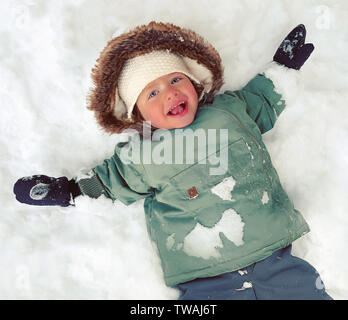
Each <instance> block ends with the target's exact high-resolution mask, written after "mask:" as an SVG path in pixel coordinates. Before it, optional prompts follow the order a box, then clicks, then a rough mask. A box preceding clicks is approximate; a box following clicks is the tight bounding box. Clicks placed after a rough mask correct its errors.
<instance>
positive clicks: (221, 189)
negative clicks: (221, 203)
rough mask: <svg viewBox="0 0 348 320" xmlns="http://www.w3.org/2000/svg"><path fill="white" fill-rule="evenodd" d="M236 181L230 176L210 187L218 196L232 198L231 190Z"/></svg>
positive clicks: (225, 198)
mask: <svg viewBox="0 0 348 320" xmlns="http://www.w3.org/2000/svg"><path fill="white" fill-rule="evenodd" d="M235 184H236V181H235V180H234V179H233V177H232V176H229V177H227V178H225V179H223V180H222V181H221V182H220V183H218V184H217V185H215V186H214V187H212V188H211V192H212V193H214V194H216V195H217V196H219V197H220V198H221V199H222V200H229V201H233V200H232V190H233V188H234V186H235Z"/></svg>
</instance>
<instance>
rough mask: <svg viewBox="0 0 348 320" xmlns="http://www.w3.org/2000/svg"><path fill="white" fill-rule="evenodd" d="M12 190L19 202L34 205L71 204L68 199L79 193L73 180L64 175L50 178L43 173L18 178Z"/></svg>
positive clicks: (64, 205) (63, 205)
mask: <svg viewBox="0 0 348 320" xmlns="http://www.w3.org/2000/svg"><path fill="white" fill-rule="evenodd" d="M13 192H14V193H15V195H16V199H17V200H18V201H19V202H22V203H26V204H30V205H35V206H61V207H68V206H69V205H72V203H70V201H71V200H72V199H73V198H75V197H77V196H78V195H80V194H81V191H80V188H79V186H78V184H77V183H76V182H75V180H73V179H71V180H70V181H69V180H68V179H67V178H66V177H60V178H52V177H48V176H44V175H35V176H30V177H24V178H21V179H19V180H18V181H17V182H16V183H15V185H14V187H13Z"/></svg>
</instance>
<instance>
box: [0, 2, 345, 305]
mask: <svg viewBox="0 0 348 320" xmlns="http://www.w3.org/2000/svg"><path fill="white" fill-rule="evenodd" d="M151 20H156V21H163V22H172V23H174V24H177V25H179V26H182V27H186V28H191V29H193V30H195V31H196V32H198V33H199V34H201V35H202V36H203V37H204V38H206V40H207V41H209V42H211V43H212V44H213V45H214V46H215V47H216V49H217V50H218V51H219V53H220V55H221V57H222V60H223V64H224V66H225V85H224V87H223V88H222V90H225V89H238V88H240V87H241V86H243V85H244V84H245V83H246V82H247V81H248V80H249V79H251V78H252V77H253V76H254V75H255V74H256V73H257V72H258V71H260V70H261V69H262V67H263V66H264V65H265V64H266V63H267V62H269V61H270V60H272V57H273V54H274V52H275V50H276V49H277V47H278V45H279V44H280V42H281V41H282V39H283V38H284V37H285V36H286V35H287V33H288V32H289V31H290V30H291V29H292V28H293V27H295V26H296V25H297V24H299V23H303V24H305V25H306V28H307V42H312V43H314V45H315V51H314V52H313V54H312V56H311V57H310V58H309V60H308V61H307V63H306V64H305V65H304V67H303V68H302V69H301V71H300V72H296V71H294V72H296V74H294V72H292V71H293V70H290V71H289V72H288V71H285V72H284V73H283V74H282V75H278V77H279V78H280V82H282V84H283V86H282V88H283V89H282V93H283V95H284V97H285V98H286V100H287V103H288V106H287V109H286V110H285V111H284V112H283V113H282V115H281V117H280V118H279V120H278V122H277V124H276V126H275V128H274V129H273V130H272V131H271V132H269V133H267V134H266V135H265V136H264V140H265V143H266V145H267V147H268V149H269V151H270V154H271V156H272V159H273V162H274V165H275V167H276V168H277V171H278V174H279V176H280V179H281V181H282V183H283V186H284V188H285V189H286V191H287V192H288V194H289V196H290V198H291V199H292V201H293V202H294V205H295V207H296V208H297V209H299V210H300V211H301V212H302V213H303V215H304V217H305V218H306V220H307V222H308V224H309V225H310V227H311V233H309V234H308V235H306V236H304V237H302V238H301V239H299V240H297V241H296V242H295V243H294V250H293V254H294V255H297V256H299V257H301V258H304V259H306V260H307V261H309V262H310V263H312V264H313V265H314V266H315V268H316V269H317V270H318V271H319V273H320V275H321V277H322V279H323V281H324V283H325V285H326V288H327V291H328V293H329V294H330V295H331V296H332V297H333V298H335V299H347V298H348V289H347V286H348V272H347V271H348V267H347V263H348V250H347V244H348V241H347V240H348V233H347V232H346V229H347V226H348V212H347V211H348V209H347V208H348V196H347V195H348V167H347V164H348V148H347V138H348V110H347V108H348V105H347V101H348V100H347V98H348V93H347V89H348V54H347V52H348V42H347V40H348V23H347V21H348V5H347V2H346V1H344V0H337V1H324V0H323V1H314V0H306V1H292V0H286V1H277V0H262V1H257V0H249V1H239V0H238V1H232V0H224V1H222V0H220V1H219V0H215V1H212V0H209V1H208V0H206V1H204V0H203V1H202V0H199V1H186V0H177V1H167V0H166V1H155V0H145V1H138V0H137V1H134V0H128V1H123V0H122V1H121V0H115V1H107V0H104V1H100V0H95V1H93V0H86V1H82V0H79V1H77V0H64V1H52V0H31V1H29V0H28V1H27V0H22V1H12V0H11V1H8V0H7V1H5V0H2V1H1V2H0V101H1V102H0V103H1V116H0V148H1V149H0V150H1V154H0V181H1V189H0V190H1V193H0V201H1V210H0V238H1V239H0V283H1V285H0V298H1V299H176V298H177V296H178V292H177V291H176V290H174V289H171V288H167V287H166V286H165V284H164V281H163V276H162V270H161V267H160V262H159V258H158V257H157V254H156V251H155V248H154V247H153V246H152V244H151V242H150V240H149V238H148V236H147V232H146V227H145V220H144V213H143V209H142V201H139V202H137V203H135V204H133V205H131V206H129V207H126V206H124V205H122V204H121V203H119V202H116V203H114V204H113V203H112V202H111V201H110V200H107V199H105V198H103V199H102V198H100V199H98V200H93V199H89V198H87V197H79V198H78V199H77V203H76V207H69V208H60V207H34V206H27V205H24V204H21V203H19V202H17V201H16V200H15V198H14V196H13V193H12V188H13V184H14V183H15V181H16V180H17V179H18V178H20V177H22V176H28V175H33V174H46V175H49V176H54V177H58V176H67V177H68V178H72V177H74V176H75V175H76V174H77V173H78V172H79V170H80V169H81V168H87V169H89V168H92V167H94V166H95V165H97V164H100V163H101V162H102V161H103V159H105V158H107V157H110V156H111V155H112V152H113V148H114V145H115V142H116V141H117V137H116V136H109V135H107V134H104V133H103V132H102V131H101V130H100V128H99V127H98V126H97V124H96V121H95V119H94V115H93V113H92V112H91V111H88V110H87V109H86V105H87V104H86V96H87V95H88V92H89V89H90V87H91V80H90V71H91V69H92V67H93V66H94V64H95V61H96V59H97V57H98V55H99V52H100V51H101V50H102V49H103V48H104V46H105V45H106V43H107V41H108V40H110V39H111V38H112V36H113V35H114V36H116V35H118V34H119V33H121V32H124V31H127V30H129V29H131V28H133V27H135V26H136V25H139V24H145V23H148V22H149V21H151ZM288 75H289V77H288V78H287V76H288Z"/></svg>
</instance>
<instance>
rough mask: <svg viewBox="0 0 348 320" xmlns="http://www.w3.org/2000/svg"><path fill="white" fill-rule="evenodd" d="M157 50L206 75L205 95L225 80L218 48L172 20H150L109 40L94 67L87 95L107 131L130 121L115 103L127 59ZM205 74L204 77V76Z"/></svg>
mask: <svg viewBox="0 0 348 320" xmlns="http://www.w3.org/2000/svg"><path fill="white" fill-rule="evenodd" d="M154 50H169V51H170V52H173V53H175V54H178V55H180V56H181V57H182V58H183V59H186V62H188V63H189V65H190V68H191V69H192V70H193V72H196V73H200V74H201V75H202V74H203V75H205V76H204V77H203V79H202V83H201V85H203V86H204V87H205V88H208V89H209V91H208V90H207V95H206V96H205V99H207V101H209V100H211V99H212V98H213V96H214V95H215V94H216V93H217V92H218V91H219V89H220V88H221V86H222V84H223V67H222V64H221V58H220V55H219V54H218V52H217V51H216V50H215V48H214V47H213V46H212V45H211V44H209V43H207V42H206V41H205V40H204V39H203V38H202V37H201V36H199V35H198V34H196V33H195V32H194V31H192V30H189V29H183V28H180V27H178V26H175V25H173V24H170V23H157V22H155V21H152V22H150V23H149V24H147V25H142V26H138V27H137V28H135V29H133V30H131V31H129V32H127V33H124V34H122V35H120V36H118V37H116V38H114V39H112V40H110V41H109V42H108V44H107V45H106V47H105V48H104V50H103V51H102V52H101V54H100V56H99V58H98V60H97V64H96V66H95V67H94V68H93V70H92V79H93V82H94V88H93V90H92V92H91V94H90V95H89V97H88V104H89V105H88V109H90V110H93V111H94V112H95V116H96V119H97V121H98V123H99V124H100V125H101V126H102V128H103V129H104V130H105V131H106V132H108V133H119V132H120V131H122V129H123V128H125V127H127V126H125V123H127V120H126V119H125V120H120V119H119V116H116V115H117V111H116V112H115V106H116V105H117V104H118V102H119V101H117V99H120V97H119V96H118V94H117V84H118V78H119V75H120V73H121V71H122V68H123V66H124V64H125V63H126V62H127V60H129V59H132V58H134V57H137V56H139V55H143V54H146V53H150V52H152V51H154ZM201 78H202V77H201Z"/></svg>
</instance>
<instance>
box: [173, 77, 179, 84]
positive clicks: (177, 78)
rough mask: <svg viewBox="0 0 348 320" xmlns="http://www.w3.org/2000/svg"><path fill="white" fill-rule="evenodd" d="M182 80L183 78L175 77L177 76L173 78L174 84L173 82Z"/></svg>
mask: <svg viewBox="0 0 348 320" xmlns="http://www.w3.org/2000/svg"><path fill="white" fill-rule="evenodd" d="M175 80H177V81H175ZM180 80H181V78H179V77H175V78H174V79H173V80H172V84H173V83H177V82H179V81H180Z"/></svg>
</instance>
